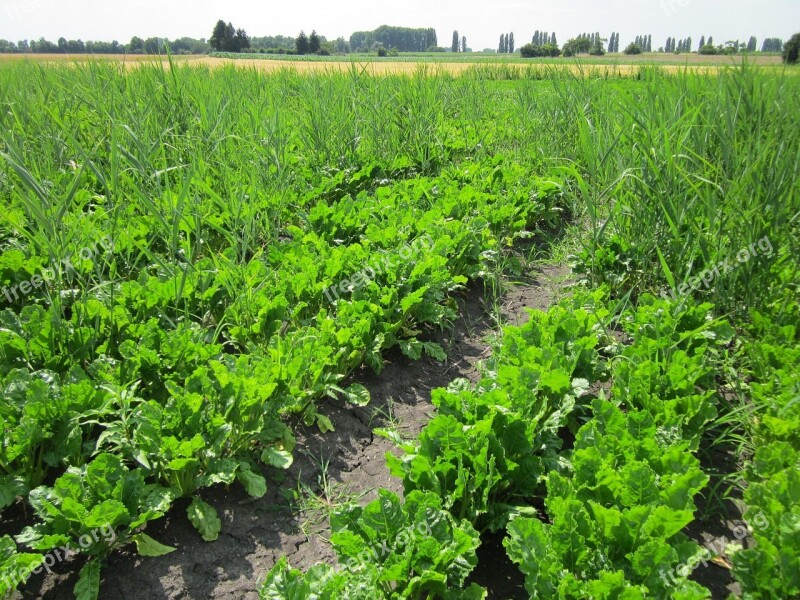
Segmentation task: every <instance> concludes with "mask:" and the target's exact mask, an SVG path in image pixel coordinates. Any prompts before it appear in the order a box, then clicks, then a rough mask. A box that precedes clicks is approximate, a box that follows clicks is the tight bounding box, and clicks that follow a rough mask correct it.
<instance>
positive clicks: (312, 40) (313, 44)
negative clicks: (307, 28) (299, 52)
mask: <svg viewBox="0 0 800 600" xmlns="http://www.w3.org/2000/svg"><path fill="white" fill-rule="evenodd" d="M319 48H320V39H319V35H318V34H317V30H316V29H313V30H312V31H311V35H310V36H308V51H309V52H310V53H311V54H316V53H317V52H319Z"/></svg>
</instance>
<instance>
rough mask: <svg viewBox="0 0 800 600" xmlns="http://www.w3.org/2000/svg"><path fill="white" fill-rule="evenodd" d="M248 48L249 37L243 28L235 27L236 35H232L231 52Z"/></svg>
mask: <svg viewBox="0 0 800 600" xmlns="http://www.w3.org/2000/svg"><path fill="white" fill-rule="evenodd" d="M248 48H250V38H249V37H248V36H247V32H246V31H245V30H244V29H237V30H236V35H234V36H233V43H232V48H231V52H241V51H242V50H247V49H248Z"/></svg>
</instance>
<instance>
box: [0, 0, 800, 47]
mask: <svg viewBox="0 0 800 600" xmlns="http://www.w3.org/2000/svg"><path fill="white" fill-rule="evenodd" d="M218 19H224V20H225V21H232V22H233V24H234V25H235V26H236V27H243V28H244V29H246V30H247V32H248V33H249V34H250V35H256V36H261V35H276V34H282V35H296V34H297V33H298V32H299V31H300V29H305V30H306V32H310V31H311V30H312V29H316V30H317V31H318V32H319V33H320V34H322V35H325V36H326V37H328V38H329V39H334V38H336V37H338V36H340V35H341V36H344V37H345V38H348V37H349V36H350V34H351V33H353V32H354V31H359V30H365V29H374V28H375V27H377V26H379V25H382V24H388V25H400V26H406V27H435V28H436V30H437V33H438V37H439V44H440V45H443V46H449V45H450V41H451V39H452V35H453V30H454V29H457V30H458V31H459V33H460V34H461V35H465V36H466V37H467V43H468V45H469V46H470V47H471V48H473V49H475V50H481V49H483V48H496V47H497V44H498V40H499V37H500V34H501V33H503V32H509V31H513V32H514V37H515V38H516V42H517V46H520V45H521V43H525V42H527V41H530V38H531V36H532V35H533V32H534V30H536V29H541V30H546V31H555V32H556V35H557V37H558V41H559V43H562V44H563V43H564V41H566V40H567V39H568V38H570V37H573V36H575V35H577V34H579V33H581V32H583V31H587V32H593V31H599V32H600V34H601V35H602V36H603V37H608V35H609V34H610V33H611V31H619V32H620V33H621V36H620V42H621V45H622V46H625V45H626V44H627V43H628V42H629V41H632V40H633V37H635V36H636V35H637V34H651V35H652V36H653V47H654V49H655V48H657V47H659V46H662V45H663V44H664V41H665V40H666V38H667V36H673V37H678V38H683V37H686V36H689V35H691V36H692V38H693V40H694V44H697V42H698V40H699V39H700V36H701V35H706V36H708V35H713V36H714V40H715V42H716V43H722V42H724V41H726V40H729V39H737V38H738V39H742V40H745V39H746V38H748V37H749V36H751V35H755V36H756V37H758V39H759V44H760V42H761V40H762V39H763V38H764V37H782V38H784V39H787V38H789V37H790V36H791V35H792V34H793V33H795V32H796V30H797V31H800V0H570V1H569V2H563V1H561V0H528V1H524V0H499V1H493V2H489V1H488V0H462V1H460V2H456V1H454V0H393V1H385V0H340V1H339V2H333V1H331V0H306V1H303V0H296V1H290V2H275V1H273V0H223V1H221V2H220V1H219V0H216V1H213V0H0V38H3V39H8V40H12V41H18V40H20V39H38V38H39V37H45V38H47V39H49V40H51V41H55V40H56V39H57V38H59V37H61V36H64V37H66V38H67V39H82V40H84V41H86V40H90V39H92V40H108V41H110V40H112V39H116V40H118V41H120V42H127V41H128V40H130V38H131V36H133V35H138V36H140V37H145V38H146V37H169V38H176V37H182V36H190V37H196V38H201V37H205V38H208V37H210V35H211V30H212V28H213V26H214V23H215V22H216V21H217V20H218Z"/></svg>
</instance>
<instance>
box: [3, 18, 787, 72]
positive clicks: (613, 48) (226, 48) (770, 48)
mask: <svg viewBox="0 0 800 600" xmlns="http://www.w3.org/2000/svg"><path fill="white" fill-rule="evenodd" d="M796 37H797V36H794V37H793V38H792V40H790V42H787V43H786V44H784V41H783V40H782V39H780V38H766V39H764V40H763V41H762V44H761V47H760V52H774V53H780V52H783V54H784V57H786V56H789V58H790V59H791V56H792V48H794V46H793V45H791V44H792V43H793V40H795V38H796ZM758 48H759V46H758V40H757V38H756V36H751V37H750V38H749V39H748V40H747V42H740V41H739V40H728V41H726V42H725V43H724V44H721V45H715V44H714V38H713V37H712V36H709V37H708V38H706V36H702V37H701V38H700V42H699V43H698V45H697V48H696V50H694V49H693V41H692V38H691V37H687V38H683V39H678V38H674V37H671V36H670V37H668V38H667V40H666V42H665V44H664V46H662V47H660V48H658V49H657V50H656V52H662V53H667V52H668V53H676V54H680V53H689V52H695V51H696V52H697V53H698V54H735V53H739V52H751V53H752V52H757V51H759V49H758ZM167 49H169V51H170V52H172V53H173V54H204V53H207V52H209V51H216V52H236V53H238V52H272V53H276V54H277V53H280V54H323V55H324V54H332V53H334V52H335V53H340V54H346V53H350V52H371V51H378V52H379V53H382V54H383V55H386V54H387V52H386V50H387V49H388V50H389V52H390V53H396V52H433V51H438V52H444V51H445V48H442V47H440V46H439V45H438V40H437V35H436V30H435V29H434V28H432V27H428V28H408V27H391V26H388V25H382V26H381V27H378V28H377V29H375V30H374V31H358V32H355V33H353V34H352V35H351V36H350V39H349V40H345V39H344V38H343V37H340V38H337V39H336V40H335V41H334V42H329V41H328V40H327V39H326V38H325V37H324V36H321V35H319V34H318V33H317V32H316V31H315V30H312V32H311V34H310V35H306V34H305V32H303V31H301V32H300V34H299V35H298V36H297V37H295V38H292V37H289V36H264V37H254V38H250V37H249V36H248V34H247V32H246V31H245V30H244V29H241V28H239V29H237V28H235V27H234V26H233V24H232V23H230V22H228V23H225V22H224V21H223V20H219V21H217V23H216V25H215V26H214V29H213V31H212V34H211V37H210V38H209V40H208V41H206V40H205V39H204V38H201V39H194V38H189V37H182V38H178V39H175V40H169V39H167V38H157V37H151V38H146V39H143V38H140V37H138V36H134V37H132V38H131V40H130V41H129V42H128V43H127V44H122V43H119V42H118V41H116V40H114V41H111V42H103V41H87V42H83V41H82V40H67V39H65V38H63V37H62V38H59V39H58V40H57V41H56V42H55V43H54V42H51V41H48V40H46V39H45V38H40V39H38V40H30V41H28V40H21V41H19V42H16V43H14V42H11V41H8V40H3V39H0V53H46V54H125V53H128V54H163V53H164V52H166V51H167ZM450 50H451V51H452V52H468V51H470V49H469V48H468V46H467V38H466V36H462V35H460V34H459V32H458V31H457V30H456V31H453V38H452V41H451V44H450ZM515 50H517V47H516V44H515V40H514V33H513V32H509V33H503V34H501V35H500V42H499V45H498V48H497V52H498V53H500V54H513V53H514V52H515ZM519 51H520V53H521V55H522V56H524V57H539V56H541V57H548V56H549V57H553V56H560V55H562V54H563V55H564V56H575V55H577V54H591V55H597V56H600V55H603V54H605V53H606V52H612V53H618V52H619V51H620V34H619V33H618V32H612V33H611V36H610V37H608V38H604V37H601V36H600V33H599V32H595V33H582V34H580V35H579V36H577V37H575V38H571V39H569V40H567V41H566V42H565V43H564V46H563V48H559V45H558V41H557V39H556V34H555V32H552V33H548V32H546V31H540V30H538V29H537V30H536V31H535V32H534V34H533V37H532V38H531V42H530V43H528V44H525V45H524V46H522V47H521V48H519ZM623 52H624V53H625V54H640V53H642V52H653V46H652V36H651V35H649V34H648V35H637V36H635V38H634V41H632V42H631V43H629V44H628V45H627V46H626V47H625V49H624V50H623ZM790 62H791V61H790Z"/></svg>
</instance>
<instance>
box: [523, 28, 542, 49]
mask: <svg viewBox="0 0 800 600" xmlns="http://www.w3.org/2000/svg"><path fill="white" fill-rule="evenodd" d="M531 45H533V46H541V44H540V43H539V30H538V29H537V30H536V31H534V32H533V39H532V40H531ZM520 51H522V48H520Z"/></svg>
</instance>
